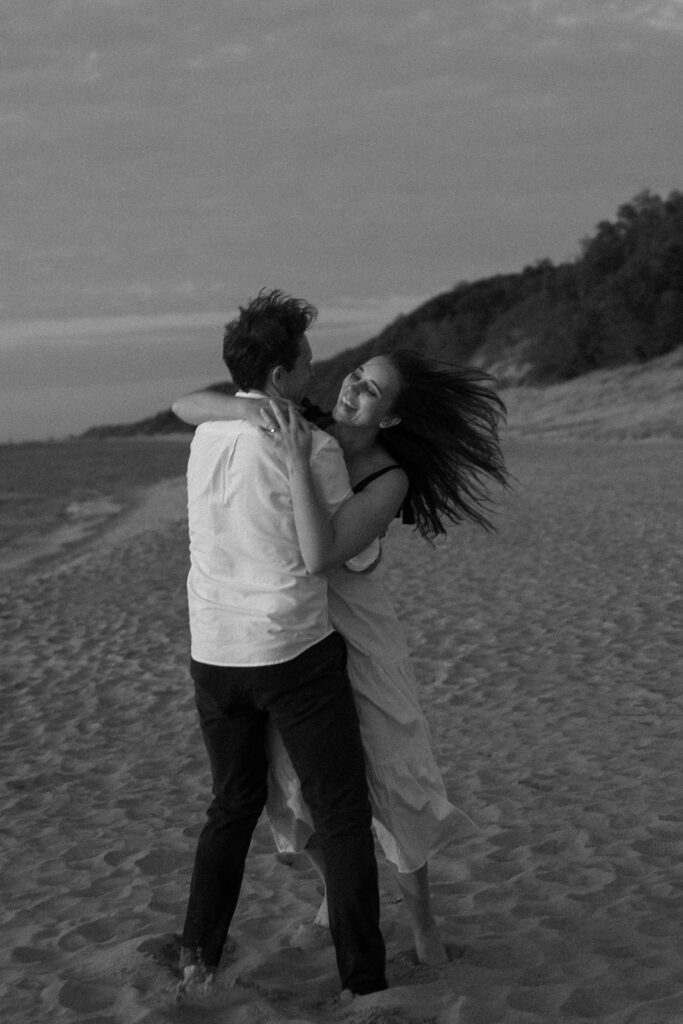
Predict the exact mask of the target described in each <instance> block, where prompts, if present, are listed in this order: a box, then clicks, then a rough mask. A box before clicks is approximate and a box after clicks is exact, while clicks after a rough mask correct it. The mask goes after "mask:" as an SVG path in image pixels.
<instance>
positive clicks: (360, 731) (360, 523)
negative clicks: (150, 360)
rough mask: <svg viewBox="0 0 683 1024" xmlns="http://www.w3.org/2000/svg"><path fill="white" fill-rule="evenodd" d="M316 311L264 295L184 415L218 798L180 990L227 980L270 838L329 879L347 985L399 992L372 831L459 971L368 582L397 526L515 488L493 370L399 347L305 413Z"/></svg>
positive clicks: (199, 657) (426, 927)
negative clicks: (389, 980) (211, 390)
mask: <svg viewBox="0 0 683 1024" xmlns="http://www.w3.org/2000/svg"><path fill="white" fill-rule="evenodd" d="M315 315H316V311H315V309H314V308H313V307H312V306H310V305H309V304H307V303H305V302H303V301H302V300H298V299H293V298H291V297H289V296H287V295H284V294H282V293H281V292H279V291H273V292H264V291H262V292H261V293H259V295H258V296H257V298H256V299H254V300H252V301H251V302H250V303H249V304H248V305H247V306H246V307H244V308H243V309H241V310H240V314H239V316H238V317H237V318H236V319H235V320H234V321H232V322H231V323H230V324H228V325H227V327H226V331H225V337H224V345H223V355H224V359H225V362H226V365H227V366H228V369H229V370H230V373H231V375H232V378H233V380H234V382H235V383H236V384H237V386H238V387H239V389H240V390H239V391H238V392H237V395H236V396H234V397H231V398H228V397H221V396H217V395H214V396H210V395H206V394H204V395H201V396H189V397H188V398H186V399H181V400H179V401H178V402H177V403H176V404H175V405H174V411H175V412H176V413H177V414H178V415H179V416H180V417H181V418H183V419H186V420H188V421H190V422H194V423H200V426H199V427H198V429H197V431H196V433H195V437H194V440H193V442H192V448H191V454H190V460H189V465H188V517H189V528H190V556H191V568H190V574H189V578H188V603H189V612H190V631H191V640H192V649H191V656H192V660H191V674H192V678H193V680H194V685H195V697H196V705H197V710H198V713H199V720H200V725H201V729H202V734H203V738H204V741H205V744H206V748H207V752H208V755H209V762H210V766H211V773H212V781H213V800H212V803H211V805H210V806H209V809H208V811H207V820H206V823H205V825H204V828H203V830H202V832H201V834H200V837H199V841H198V845H197V850H196V854H195V863H194V870H193V875H192V881H191V885H190V895H189V901H188V907H187V912H186V919H185V925H184V929H183V936H182V946H183V948H182V952H181V966H182V968H183V971H184V980H185V983H191V982H192V981H193V980H197V979H204V978H206V979H210V978H211V977H212V976H213V974H214V972H215V971H216V969H217V967H218V964H219V961H220V958H221V953H222V951H223V948H224V945H225V942H226V939H227V935H228V929H229V926H230V922H231V920H232V917H233V914H234V911H235V907H236V905H237V900H238V897H239V892H240V887H241V882H242V876H243V872H244V866H245V861H246V857H247V852H248V849H249V844H250V841H251V837H252V833H253V831H254V828H255V826H256V823H257V821H258V819H259V817H260V815H261V813H262V812H263V810H264V808H266V809H267V812H268V816H269V820H270V823H271V827H272V830H273V834H274V837H275V840H276V843H277V845H278V847H279V849H280V850H282V851H294V852H295V851H299V850H305V851H306V853H307V854H308V855H309V857H310V858H311V860H312V862H313V863H314V864H315V866H316V867H317V868H318V870H319V872H320V874H321V876H322V877H323V880H324V884H325V901H324V906H323V907H322V908H321V911H320V912H319V917H318V920H319V922H320V923H328V924H329V928H330V932H331V934H332V939H333V942H334V946H335V951H336V958H337V967H338V971H339V976H340V979H341V984H342V988H343V989H344V990H345V991H347V992H349V993H352V994H366V993H370V992H375V991H378V990H381V989H383V988H386V977H385V947H384V942H383V939H382V934H381V931H380V925H379V916H380V907H379V894H378V885H377V865H376V861H375V854H374V840H373V826H374V831H375V834H376V836H377V839H378V842H379V844H380V845H381V847H382V849H383V852H384V853H385V855H386V856H387V858H388V859H389V860H390V861H391V862H392V863H393V864H394V865H395V866H396V868H397V870H398V879H399V884H400V886H401V889H402V892H403V897H404V902H405V905H406V908H407V910H408V912H409V914H410V917H411V924H412V927H413V932H414V936H415V946H416V951H417V955H418V958H419V959H420V960H421V961H423V962H429V963H433V964H438V963H444V962H446V961H447V953H446V950H445V948H444V946H443V944H442V942H441V939H440V936H439V933H438V929H437V926H436V922H435V920H434V916H433V913H432V909H431V904H430V898H429V883H428V874H427V870H428V868H427V865H428V860H429V857H430V856H431V855H432V854H434V853H435V852H436V851H437V850H439V849H441V848H443V847H444V846H445V845H447V844H448V843H449V842H452V841H453V839H454V837H455V834H456V823H457V819H458V816H459V812H458V811H457V810H456V808H455V807H453V806H452V805H451V804H450V803H449V801H448V798H447V795H446V792H445V788H444V785H443V781H442V778H441V774H440V772H439V769H438V767H437V765H436V763H435V761H434V757H433V754H432V751H431V745H430V739H429V732H428V728H427V724H426V721H425V719H424V716H423V714H422V712H421V710H420V706H419V699H418V696H417V686H416V681H415V677H414V673H413V671H412V668H411V665H410V661H409V658H408V652H407V649H406V646H405V640H404V636H403V631H402V630H401V627H400V624H399V623H398V621H397V619H396V617H395V616H394V614H393V611H392V610H391V607H390V605H389V603H388V601H387V598H386V596H385V594H384V592H383V590H382V586H381V581H380V580H379V579H378V577H377V574H376V573H375V572H374V570H375V568H376V566H377V563H378V562H379V560H380V545H379V538H381V537H382V536H383V535H384V533H385V532H386V529H387V527H388V525H389V523H390V522H391V521H392V519H393V518H394V517H395V516H396V515H397V514H401V515H402V516H403V520H404V522H410V523H413V524H414V525H415V527H416V529H417V530H418V531H419V532H420V533H421V534H422V535H423V536H425V537H430V536H434V535H436V534H438V533H445V527H444V522H445V521H453V522H457V521H458V520H461V519H463V518H469V519H472V520H474V521H475V522H477V523H479V524H480V525H484V526H486V525H488V522H487V518H486V510H487V491H486V480H487V478H488V480H492V481H495V482H497V483H499V484H504V483H505V479H506V473H505V468H504V464H503V460H502V457H501V453H500V448H499V445H498V424H499V421H500V417H501V415H502V413H503V411H504V410H503V406H502V403H501V402H500V400H499V398H498V397H497V396H496V395H495V393H494V392H493V391H491V390H490V388H489V387H488V386H487V385H488V383H489V378H487V376H486V375H485V374H483V373H481V372H478V371H474V370H467V369H457V370H456V369H453V368H447V367H444V366H441V365H437V364H435V363H434V362H432V361H429V360H427V359H425V358H424V357H423V356H421V355H419V354H417V353H412V352H407V351H398V352H392V353H387V354H384V355H378V356H375V357H373V358H372V359H370V360H368V361H367V362H365V363H364V364H363V365H362V366H360V367H359V368H358V369H357V370H355V371H354V372H353V373H352V374H350V375H349V376H348V377H347V378H346V379H345V380H344V382H343V384H342V388H341V391H340V394H339V398H338V400H337V402H336V404H335V407H334V409H333V411H332V413H331V414H326V413H324V412H322V411H321V410H319V409H316V408H315V407H313V406H311V405H310V404H307V403H306V402H305V391H306V388H307V386H308V385H309V383H310V379H311V360H312V355H311V348H310V344H309V342H308V338H307V336H306V332H307V330H308V329H309V327H310V325H311V323H312V322H313V320H314V318H315Z"/></svg>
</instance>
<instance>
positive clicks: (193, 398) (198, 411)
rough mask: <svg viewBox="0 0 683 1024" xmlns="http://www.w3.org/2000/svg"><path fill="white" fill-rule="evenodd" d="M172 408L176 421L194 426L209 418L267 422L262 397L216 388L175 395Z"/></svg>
mask: <svg viewBox="0 0 683 1024" xmlns="http://www.w3.org/2000/svg"><path fill="white" fill-rule="evenodd" d="M171 409H172V410H173V412H174V413H175V415H176V416H177V417H178V419H179V420H182V421H183V423H191V424H192V425H193V426H195V427H196V426H199V424H200V423H206V422H208V421H210V420H247V422H249V423H251V424H252V425H253V426H255V427H263V426H268V424H269V422H270V403H269V400H268V399H267V398H266V397H265V396H264V397H263V398H262V399H259V398H238V397H237V395H225V394H222V393H221V392H219V391H193V392H192V393H191V394H189V395H183V397H182V398H177V399H176V400H175V402H174V403H173V405H172V406H171ZM264 410H265V416H266V419H264Z"/></svg>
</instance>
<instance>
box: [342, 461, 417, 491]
mask: <svg viewBox="0 0 683 1024" xmlns="http://www.w3.org/2000/svg"><path fill="white" fill-rule="evenodd" d="M389 474H391V477H390V478H389ZM382 477H386V478H387V482H390V483H391V486H392V488H393V487H405V488H407V487H408V483H409V480H408V474H407V473H406V471H405V470H404V469H403V468H402V467H401V466H399V464H398V463H397V462H392V461H389V459H388V457H387V456H385V457H384V459H378V460H376V461H374V464H372V463H371V464H368V465H366V466H364V467H363V469H362V472H360V473H357V474H354V475H353V479H352V486H353V490H354V491H355V493H356V494H358V492H359V491H363V490H365V488H366V487H369V486H370V484H372V483H374V482H375V481H376V480H379V479H381V478H382Z"/></svg>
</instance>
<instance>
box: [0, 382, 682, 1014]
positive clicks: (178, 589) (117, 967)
mask: <svg viewBox="0 0 683 1024" xmlns="http://www.w3.org/2000/svg"><path fill="white" fill-rule="evenodd" d="M677 372H678V379H679V385H680V373H681V371H680V367H679V368H678V371H677ZM667 379H669V378H667ZM522 400H523V396H522V398H520V402H522ZM667 401H669V399H667ZM541 404H542V403H540V399H539V402H538V403H537V407H538V408H540V407H541ZM641 404H642V403H641ZM678 415H679V419H680V412H679V414H678ZM627 419H628V418H627ZM646 419H647V416H646V415H645V413H643V414H642V417H641V420H639V421H638V422H639V423H641V422H644V421H645V420H646ZM651 419H652V417H651ZM519 422H520V421H518V420H515V418H514V416H513V417H512V429H511V430H510V431H509V433H508V435H507V437H506V442H505V449H506V454H507V458H508V461H509V467H510V469H511V471H512V473H513V474H514V477H515V480H514V484H513V488H512V490H511V491H510V493H509V494H507V495H504V496H502V498H501V502H500V505H499V512H498V515H497V516H496V523H497V527H498V529H497V532H496V533H493V534H485V533H483V532H481V531H477V530H476V529H475V528H473V527H469V526H463V527H460V528H457V529H453V530H452V532H451V533H450V534H449V537H448V538H447V539H446V540H444V541H440V542H438V543H437V544H436V545H435V546H434V547H429V546H428V545H427V544H426V543H424V542H423V541H421V540H420V539H419V538H418V537H417V536H416V535H413V534H412V533H411V532H409V531H407V530H405V529H403V528H401V527H400V526H396V527H394V528H392V531H391V532H390V535H389V537H388V539H387V543H386V545H385V564H384V569H383V571H384V572H385V573H386V576H387V580H388V584H389V587H390V590H391V593H392V594H393V596H394V600H395V602H396V605H397V609H398V611H399V613H400V615H401V617H402V619H403V621H404V622H405V627H406V631H407V636H408V638H409V642H410V647H411V651H412V653H413V656H414V660H415V664H416V668H417V672H418V677H419V680H420V683H421V687H422V697H423V704H424V708H425V712H426V714H427V717H428V719H429V723H430V726H431V728H432V733H433V739H434V744H435V748H436V750H437V754H438V759H439V761H440V763H441V765H442V768H443V771H444V776H445V779H446V783H447V787H448V790H449V795H450V797H451V799H452V800H453V802H454V803H456V804H457V805H458V806H459V807H461V808H462V809H463V810H464V811H465V812H466V813H467V814H468V815H469V817H470V818H471V819H472V820H473V821H474V822H475V823H476V826H477V829H476V831H475V830H472V833H471V834H470V835H468V836H465V837H464V838H463V839H462V841H460V842H458V843H457V844H453V845H452V846H451V847H448V848H447V849H446V850H444V851H443V853H442V854H441V855H440V856H438V857H437V858H436V859H435V860H434V861H433V864H432V881H433V893H434V903H435V909H436V912H437V916H438V919H439V922H440V924H441V926H442V929H443V933H444V937H445V939H446V941H447V943H448V946H449V949H450V951H451V955H452V960H451V962H450V964H449V965H448V966H447V967H444V968H440V969H432V968H428V967H424V966H420V965H417V964H416V963H415V958H414V954H413V951H412V948H411V936H410V931H409V928H408V924H407V920H406V918H405V914H404V912H403V908H402V905H401V901H400V897H399V890H398V887H397V885H396V883H395V880H394V877H393V875H392V873H391V871H390V870H389V869H388V867H387V865H386V864H385V863H384V862H383V861H382V858H381V855H380V856H379V867H380V881H381V895H382V926H383V931H384V934H385V937H386V942H387V950H388V959H389V963H388V971H389V981H390V988H389V990H388V991H387V992H384V993H378V994H376V995H373V996H368V997H363V998H361V999H357V1000H355V1001H354V1002H353V1003H351V1004H350V1005H349V1006H340V1005H339V1003H338V999H337V996H338V980H337V976H336V971H335V965H334V958H333V950H332V946H331V944H330V943H329V941H325V940H322V941H321V939H320V935H319V934H314V933H313V930H312V929H311V928H310V927H309V925H310V922H311V921H312V918H313V916H314V914H315V911H316V909H317V905H318V902H319V898H320V891H319V886H318V883H317V880H316V876H315V874H314V873H313V872H312V871H311V869H310V868H308V867H306V865H305V864H304V863H303V862H300V861H299V860H298V859H296V858H295V859H294V860H293V862H291V863H283V862H282V861H281V860H278V859H277V858H276V856H275V855H274V850H273V845H272V841H271V838H270V833H269V830H268V827H267V824H266V823H265V821H262V822H261V823H260V824H259V826H258V828H257V831H256V834H255V837H254V842H253V845H252V849H251V852H250V856H249V861H248V865H247V871H246V876H245V881H244V887H243V891H242V897H241V901H240V904H239V907H238V911H237V915H236V918H235V921H234V924H233V928H232V931H231V935H232V940H233V946H232V947H231V950H230V952H229V955H228V956H227V957H226V958H225V962H224V964H223V965H222V969H221V971H220V973H219V975H218V979H217V982H216V985H215V987H214V989H213V990H212V991H211V993H210V994H208V995H207V996H205V997H193V998H192V999H188V998H185V999H181V1000H179V999H178V998H177V994H176V986H177V979H176V977H175V976H174V974H173V970H172V967H171V962H172V955H173V951H174V942H175V938H174V936H175V935H176V933H177V932H178V931H179V929H180V926H181V924H182V917H183V912H184V907H185V900H186V896H187V889H188V884H189V874H190V870H191V865H192V857H193V853H194V845H195V839H196V836H197V834H198V832H199V829H200V828H201V825H202V820H203V814H204V810H205V806H206V804H207V801H208V792H209V775H208V769H207V764H206V757H205V753H204V750H203V747H202V742H201V737H200V734H199V730H198V727H197V724H196V721H195V713H194V707H193V699H192V689H191V684H190V680H189V675H188V672H187V661H188V649H189V640H188V632H187V621H186V601H185V576H186V572H187V567H188V558H187V532H186V521H185V492H184V479H183V478H182V476H175V477H170V478H169V479H162V480H158V481H157V482H155V483H154V484H152V485H150V486H149V487H148V488H147V489H146V490H145V491H144V492H142V493H141V494H140V496H139V500H137V502H136V503H135V505H134V506H133V507H132V508H131V509H129V510H128V511H126V512H123V513H119V514H118V515H112V516H111V517H110V519H108V520H105V519H103V522H102V524H101V526H100V528H99V529H98V530H97V531H95V532H91V533H89V534H88V535H87V536H84V537H82V538H81V539H80V543H78V544H72V545H71V546H70V547H67V548H64V549H63V550H62V551H61V552H59V551H57V550H55V549H51V550H50V551H49V552H47V553H45V552H43V555H44V557H43V559H42V560H39V561H31V560H30V559H28V558H26V559H24V560H23V561H22V562H21V563H19V562H17V561H16V557H15V561H14V562H13V564H12V565H10V564H9V563H8V564H6V565H5V566H4V569H5V571H4V572H3V578H2V583H1V584H0V588H1V593H0V608H1V611H0V616H1V619H0V621H1V623H2V632H3V648H4V657H3V681H2V700H3V712H4V713H3V716H2V725H1V729H2V744H1V746H0V757H1V758H2V787H1V789H0V794H1V795H0V811H1V815H2V823H1V825H0V831H1V840H0V843H1V850H2V857H1V860H0V889H1V891H2V894H3V904H2V910H1V914H2V918H1V921H2V935H3V942H2V975H1V978H2V981H1V988H0V1019H1V1020H3V1021H5V1020H6V1021H8V1022H10V1021H11V1022H21V1024H34V1022H35V1024H38V1022H41V1024H42V1022H45V1024H48V1022H50V1024H53V1022H59V1021H68V1022H71V1021H74V1022H76V1021H78V1022H84V1024H137V1022H146V1024H160V1022H162V1021H163V1022H178V1024H194V1022H199V1021H201V1022H204V1024H219V1022H220V1024H227V1022H229V1024H285V1022H289V1024H318V1022H320V1024H327V1022H339V1024H342V1022H347V1024H403V1022H406V1024H497V1022H505V1024H553V1022H558V1024H577V1022H580V1021H593V1022H596V1024H679V1022H683V811H682V809H681V800H682V798H683V761H682V758H681V735H682V733H683V692H682V690H681V682H682V681H683V641H682V639H681V622H682V621H683V604H682V600H681V590H682V582H681V581H682V580H683V517H682V516H681V508H682V507H683V480H681V474H680V466H681V464H682V462H683V458H682V456H683V440H681V434H679V433H678V430H679V427H680V424H679V421H678V420H677V421H676V422H675V423H674V424H673V426H672V428H671V429H670V430H668V429H667V430H662V429H661V425H660V426H658V427H656V428H653V429H652V431H651V432H650V433H651V434H653V435H654V436H652V437H650V438H649V439H647V440H637V439H634V438H633V437H631V438H629V437H628V431H626V439H624V433H625V431H624V429H623V424H622V425H620V422H621V421H620V422H619V423H617V422H616V421H615V422H614V423H613V430H612V433H611V434H610V433H609V431H607V430H606V428H605V424H604V423H603V425H602V427H603V429H602V431H601V434H600V436H599V437H598V439H596V438H595V437H590V436H588V432H587V431H586V430H585V429H583V428H581V429H579V430H574V433H572V430H571V429H569V428H568V427H567V425H566V424H564V426H563V427H562V429H560V428H559V427H558V429H556V430H553V431H551V432H550V434H549V432H548V429H547V426H548V422H547V421H544V423H542V424H540V425H539V424H537V429H536V430H533V429H531V428H529V429H526V430H522V429H520V428H519ZM527 422H528V419H527ZM584 426H585V424H584ZM647 433H648V432H647V431H641V434H640V435H639V436H645V435H646V434H647ZM667 433H668V434H669V435H670V436H666V435H667ZM550 435H551V436H550ZM148 444H149V445H150V446H153V445H154V444H155V442H153V441H149V442H148ZM72 539H73V538H72ZM48 555H49V557H48ZM15 556H16V552H15Z"/></svg>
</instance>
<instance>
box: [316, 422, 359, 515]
mask: <svg viewBox="0 0 683 1024" xmlns="http://www.w3.org/2000/svg"><path fill="white" fill-rule="evenodd" d="M313 444H314V448H313V453H312V455H311V473H312V475H313V480H314V481H315V486H316V490H317V492H318V495H319V497H320V500H321V501H322V503H323V505H324V507H325V509H326V510H327V514H328V515H329V517H330V519H331V518H332V516H333V515H334V513H335V512H336V511H337V509H338V508H339V507H340V506H341V505H343V504H344V502H345V501H348V500H349V498H351V497H352V496H353V491H352V490H351V485H350V483H349V474H348V473H347V471H346V463H345V462H344V456H343V454H342V450H341V448H340V447H339V445H338V444H337V442H336V441H335V440H334V438H332V437H329V435H326V434H324V433H322V431H320V432H318V431H314V438H313Z"/></svg>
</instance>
